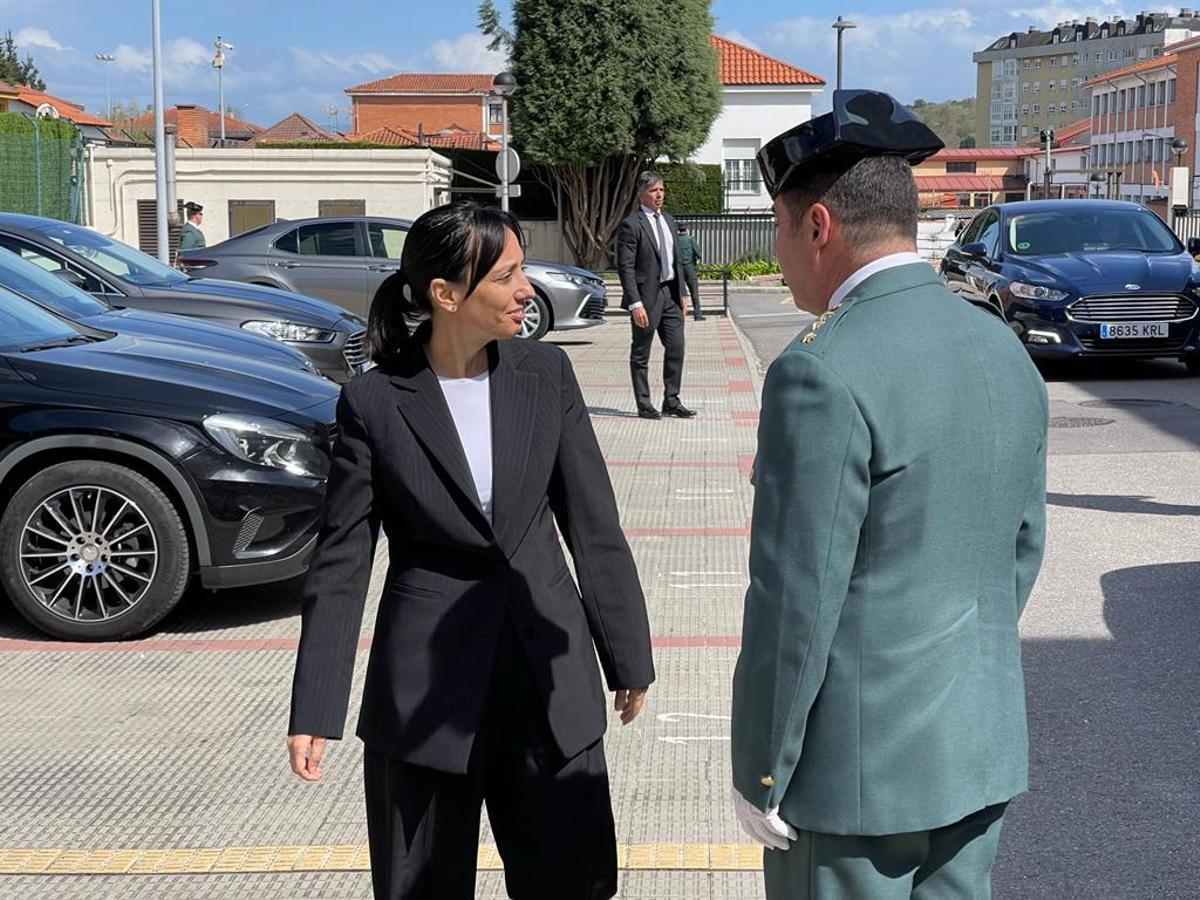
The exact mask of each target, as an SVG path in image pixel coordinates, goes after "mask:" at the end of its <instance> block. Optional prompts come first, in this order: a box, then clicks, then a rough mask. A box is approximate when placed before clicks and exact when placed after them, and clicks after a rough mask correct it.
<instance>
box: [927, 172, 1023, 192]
mask: <svg viewBox="0 0 1200 900" xmlns="http://www.w3.org/2000/svg"><path fill="white" fill-rule="evenodd" d="M1004 181H1005V179H1004V176H1003V175H918V176H917V190H918V191H955V192H959V191H1003V190H1005V184H1004Z"/></svg>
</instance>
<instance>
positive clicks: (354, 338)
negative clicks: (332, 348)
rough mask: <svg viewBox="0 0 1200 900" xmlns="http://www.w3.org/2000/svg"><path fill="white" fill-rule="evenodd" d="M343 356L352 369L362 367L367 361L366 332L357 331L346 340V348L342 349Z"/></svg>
mask: <svg viewBox="0 0 1200 900" xmlns="http://www.w3.org/2000/svg"><path fill="white" fill-rule="evenodd" d="M342 356H344V357H345V359H346V363H347V364H348V365H349V366H350V367H351V368H355V367H357V366H361V365H362V364H363V363H365V362H366V361H367V333H366V331H356V332H354V334H352V335H350V337H348V338H346V346H345V347H343V348H342Z"/></svg>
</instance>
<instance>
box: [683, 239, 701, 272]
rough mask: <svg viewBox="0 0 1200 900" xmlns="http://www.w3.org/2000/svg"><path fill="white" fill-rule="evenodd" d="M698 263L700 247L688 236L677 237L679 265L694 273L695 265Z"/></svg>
mask: <svg viewBox="0 0 1200 900" xmlns="http://www.w3.org/2000/svg"><path fill="white" fill-rule="evenodd" d="M698 262H700V245H699V244H697V243H696V239H695V238H694V237H692V236H691V235H690V234H681V235H679V264H680V265H681V266H683V267H684V268H685V269H687V270H688V271H689V272H694V271H696V263H698Z"/></svg>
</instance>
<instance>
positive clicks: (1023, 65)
mask: <svg viewBox="0 0 1200 900" xmlns="http://www.w3.org/2000/svg"><path fill="white" fill-rule="evenodd" d="M1021 68H1022V69H1028V68H1029V60H1027V59H1023V60H1021Z"/></svg>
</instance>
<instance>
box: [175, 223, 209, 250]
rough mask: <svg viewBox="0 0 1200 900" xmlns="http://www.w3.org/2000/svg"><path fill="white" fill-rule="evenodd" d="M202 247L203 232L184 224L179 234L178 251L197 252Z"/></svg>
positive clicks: (193, 226)
mask: <svg viewBox="0 0 1200 900" xmlns="http://www.w3.org/2000/svg"><path fill="white" fill-rule="evenodd" d="M203 246H204V232H203V231H201V230H200V229H199V228H197V227H196V226H195V225H193V224H192V223H191V222H184V223H183V228H182V229H181V230H180V232H179V249H180V250H198V249H199V248H201V247H203Z"/></svg>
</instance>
